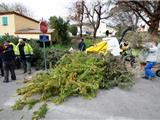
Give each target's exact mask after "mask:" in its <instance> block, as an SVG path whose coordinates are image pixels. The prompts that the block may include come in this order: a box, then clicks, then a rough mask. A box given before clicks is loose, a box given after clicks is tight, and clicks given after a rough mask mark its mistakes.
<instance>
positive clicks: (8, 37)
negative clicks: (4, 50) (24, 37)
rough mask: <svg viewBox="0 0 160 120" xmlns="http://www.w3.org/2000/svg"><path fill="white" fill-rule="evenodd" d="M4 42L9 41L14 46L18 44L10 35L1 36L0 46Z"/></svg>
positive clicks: (15, 38)
mask: <svg viewBox="0 0 160 120" xmlns="http://www.w3.org/2000/svg"><path fill="white" fill-rule="evenodd" d="M4 41H11V42H13V43H14V44H15V45H16V44H17V43H18V38H17V37H14V36H12V35H8V34H6V35H3V36H1V38H0V44H3V42H4Z"/></svg>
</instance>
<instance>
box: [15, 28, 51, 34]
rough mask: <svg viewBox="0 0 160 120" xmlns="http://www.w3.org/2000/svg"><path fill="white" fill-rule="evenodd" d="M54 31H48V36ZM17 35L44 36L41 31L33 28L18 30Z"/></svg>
mask: <svg viewBox="0 0 160 120" xmlns="http://www.w3.org/2000/svg"><path fill="white" fill-rule="evenodd" d="M53 31H54V30H52V29H48V32H47V33H46V34H51V33H52V32H53ZM15 34H42V32H41V31H40V29H33V28H25V29H21V30H17V31H16V32H15Z"/></svg>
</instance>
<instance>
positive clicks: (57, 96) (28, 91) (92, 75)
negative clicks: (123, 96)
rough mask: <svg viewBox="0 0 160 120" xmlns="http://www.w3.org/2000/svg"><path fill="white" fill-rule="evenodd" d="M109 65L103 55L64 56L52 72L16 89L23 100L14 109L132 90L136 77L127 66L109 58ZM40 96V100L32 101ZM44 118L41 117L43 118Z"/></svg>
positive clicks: (35, 77)
mask: <svg viewBox="0 0 160 120" xmlns="http://www.w3.org/2000/svg"><path fill="white" fill-rule="evenodd" d="M107 58H108V60H107V64H105V62H104V60H103V59H102V57H101V56H98V55H95V54H94V55H93V54H85V53H84V52H74V53H71V54H65V55H64V56H63V57H61V59H60V60H59V61H58V62H57V64H56V66H55V67H54V68H53V69H51V70H50V71H49V72H42V73H38V74H37V75H35V76H33V78H32V80H30V81H29V82H27V83H26V84H25V86H24V87H22V88H19V89H17V93H18V95H21V98H20V99H19V100H18V101H17V102H16V104H15V105H14V107H13V109H22V108H23V107H24V106H25V105H29V108H32V106H33V105H34V104H36V103H37V102H41V101H53V103H55V104H60V103H61V102H63V101H65V100H66V99H67V98H68V97H69V96H82V97H84V98H87V99H91V98H93V97H95V96H96V92H97V90H99V88H106V89H109V88H112V87H115V86H118V87H120V88H129V87H131V86H132V85H133V84H134V82H133V81H132V77H133V74H131V73H130V72H128V71H127V70H126V68H125V67H124V66H122V65H121V64H118V63H116V62H115V61H112V60H111V58H110V57H107ZM34 95H37V96H38V99H37V100H33V99H31V98H32V96H34ZM46 111H47V110H46V108H45V106H44V107H41V108H40V110H38V111H36V112H34V115H33V118H34V119H33V120H37V119H39V118H41V117H42V116H44V114H43V113H46ZM40 116H41V117H40Z"/></svg>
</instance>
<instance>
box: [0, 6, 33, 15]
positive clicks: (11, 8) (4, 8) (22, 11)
mask: <svg viewBox="0 0 160 120" xmlns="http://www.w3.org/2000/svg"><path fill="white" fill-rule="evenodd" d="M0 11H1V12H7V11H16V12H18V13H20V14H22V15H26V16H32V14H31V10H29V9H28V8H27V7H26V6H25V5H23V4H21V3H14V4H6V3H1V4H0Z"/></svg>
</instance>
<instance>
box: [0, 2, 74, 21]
mask: <svg viewBox="0 0 160 120" xmlns="http://www.w3.org/2000/svg"><path fill="white" fill-rule="evenodd" d="M73 1H74V0H43V1H42V0H0V3H2V2H4V3H22V4H23V5H25V6H26V7H27V8H29V9H30V10H31V11H32V13H33V17H34V18H36V19H37V20H39V19H41V18H42V17H43V18H44V19H46V20H48V19H49V17H50V16H62V17H64V16H67V15H68V12H69V11H68V8H69V7H70V6H71V3H72V2H73Z"/></svg>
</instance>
